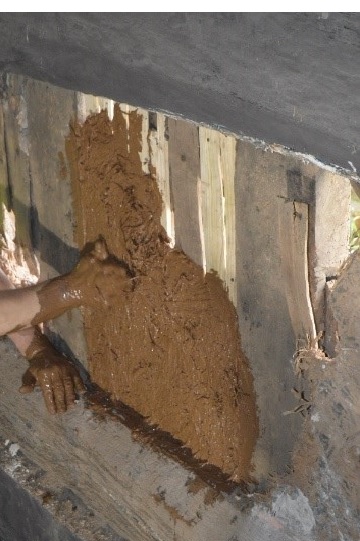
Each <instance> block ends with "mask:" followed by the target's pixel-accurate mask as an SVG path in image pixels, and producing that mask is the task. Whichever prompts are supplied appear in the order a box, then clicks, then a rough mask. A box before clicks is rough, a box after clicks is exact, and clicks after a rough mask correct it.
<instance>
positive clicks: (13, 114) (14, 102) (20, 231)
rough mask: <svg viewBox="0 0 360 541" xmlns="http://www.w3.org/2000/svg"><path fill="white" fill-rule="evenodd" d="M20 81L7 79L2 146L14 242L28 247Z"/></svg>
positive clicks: (28, 197)
mask: <svg viewBox="0 0 360 541" xmlns="http://www.w3.org/2000/svg"><path fill="white" fill-rule="evenodd" d="M23 81H24V80H23V78H22V77H16V76H11V75H10V76H8V79H7V82H8V100H7V101H6V102H4V124H5V145H6V158H7V165H8V183H9V199H10V205H11V208H12V210H13V211H14V213H15V218H16V241H17V243H18V244H19V245H20V246H23V247H27V248H29V247H31V245H32V239H31V193H30V170H29V141H28V104H27V96H26V89H25V87H24V83H23Z"/></svg>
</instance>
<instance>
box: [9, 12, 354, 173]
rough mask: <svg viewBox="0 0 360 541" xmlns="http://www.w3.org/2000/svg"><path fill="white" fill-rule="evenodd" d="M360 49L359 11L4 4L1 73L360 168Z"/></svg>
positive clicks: (349, 167)
mask: <svg viewBox="0 0 360 541" xmlns="http://www.w3.org/2000/svg"><path fill="white" fill-rule="evenodd" d="M359 48H360V14H358V13H329V14H321V13H2V14H0V71H5V72H17V73H22V74H25V75H30V76H32V77H34V78H38V79H41V80H44V81H49V82H51V83H53V84H56V85H59V86H63V87H66V88H71V89H75V90H81V91H83V92H87V93H92V94H95V95H105V96H106V97H109V98H113V99H116V100H118V101H123V102H127V103H130V104H133V105H139V106H143V107H146V108H151V109H160V110H167V111H170V112H172V113H174V114H180V115H183V116H184V117H186V118H189V119H192V120H195V121H199V122H204V123H208V124H210V125H213V126H224V127H225V128H227V129H229V130H230V131H234V132H235V133H244V134H245V135H249V136H253V137H257V138H260V139H264V140H266V141H268V142H276V143H280V144H284V145H286V146H289V147H291V148H294V149H295V150H297V151H301V152H308V153H311V154H313V155H315V156H316V157H318V158H320V159H322V160H323V161H325V162H328V163H334V164H338V165H341V166H343V167H346V168H348V169H351V168H352V166H351V164H353V166H354V167H357V168H359V167H360V152H359V148H360V132H359V129H358V128H359V117H358V115H357V114H356V113H357V111H359V106H360V92H359V67H360V55H359ZM349 162H351V164H350V163H349Z"/></svg>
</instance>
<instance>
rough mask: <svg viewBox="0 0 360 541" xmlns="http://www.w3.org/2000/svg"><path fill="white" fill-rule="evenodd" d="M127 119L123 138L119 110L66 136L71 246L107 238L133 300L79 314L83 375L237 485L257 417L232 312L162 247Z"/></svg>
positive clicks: (153, 200)
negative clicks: (73, 218)
mask: <svg viewBox="0 0 360 541" xmlns="http://www.w3.org/2000/svg"><path fill="white" fill-rule="evenodd" d="M129 120H130V129H129V133H128V134H127V132H126V124H125V119H124V117H123V115H122V113H121V111H120V109H119V108H118V107H116V108H115V112H114V119H113V121H110V120H109V119H108V116H107V114H106V112H101V113H100V114H97V115H92V116H90V117H89V118H88V119H87V120H86V122H85V124H84V125H83V126H80V125H79V124H74V125H73V126H72V130H71V135H70V136H69V138H68V140H67V154H68V159H69V161H70V163H71V169H72V181H73V194H74V201H75V209H76V212H77V215H78V224H79V225H78V229H77V237H78V238H77V240H78V243H79V245H83V244H84V243H86V242H88V241H89V240H91V239H93V238H96V237H97V236H98V235H99V234H102V235H104V237H105V238H106V240H107V243H108V247H109V251H110V252H111V253H113V254H115V256H116V257H117V258H119V259H123V260H125V261H126V262H127V264H128V265H129V267H130V269H131V271H132V273H133V275H134V279H133V286H134V290H133V291H132V292H130V293H128V294H127V295H125V296H124V295H118V294H117V291H114V295H113V296H112V298H111V302H109V303H107V304H106V305H102V306H101V305H99V307H97V308H96V309H94V308H91V307H86V308H85V309H84V317H85V329H86V339H87V344H88V351H89V366H90V375H91V377H92V379H93V381H94V382H95V383H96V384H97V385H99V386H100V387H101V388H102V389H104V390H105V391H107V392H109V393H110V394H111V396H112V398H113V400H121V401H122V402H123V403H125V404H127V405H129V406H130V407H132V408H134V409H135V410H136V411H138V412H139V413H140V414H141V415H142V416H144V417H145V418H146V419H147V420H148V422H149V423H151V424H153V425H157V426H158V427H159V428H161V429H162V430H164V431H167V432H169V433H170V434H171V435H172V436H173V437H175V438H178V439H179V440H181V441H182V442H183V443H184V444H186V445H187V446H188V447H190V448H191V450H192V452H193V454H194V456H196V458H198V459H200V460H204V461H206V462H207V463H210V464H213V465H215V466H217V467H219V468H220V469H221V470H222V471H224V472H225V473H226V474H228V475H229V476H231V478H232V479H233V480H236V481H239V480H245V479H247V478H249V476H250V474H251V457H252V453H253V450H254V446H255V442H256V438H257V435H258V420H257V415H256V406H255V395H254V390H253V379H252V375H251V372H250V369H249V366H248V362H247V360H246V358H245V356H244V354H243V353H242V351H241V345H240V338H239V334H238V327H237V317H236V311H235V309H234V307H233V305H232V304H231V303H230V301H229V299H228V297H227V294H226V292H225V290H224V288H223V284H222V282H221V281H220V280H219V278H218V277H217V276H215V275H214V274H207V275H206V276H205V277H204V276H203V271H202V269H201V268H200V267H199V266H198V265H196V264H195V263H194V262H193V261H191V260H190V259H189V258H188V257H187V256H186V255H185V254H183V253H181V252H178V251H174V250H171V249H170V248H169V245H168V239H167V236H166V233H165V231H164V229H163V228H162V226H161V224H160V214H161V206H162V201H161V196H160V193H159V190H158V187H157V184H156V181H155V178H154V176H153V175H152V176H151V175H144V173H143V172H142V168H141V162H140V159H139V151H140V150H141V148H140V140H141V139H140V134H141V124H142V122H141V120H142V119H141V117H140V116H138V115H137V114H136V113H131V114H130V119H129ZM128 148H129V149H130V151H128ZM115 289H116V287H115Z"/></svg>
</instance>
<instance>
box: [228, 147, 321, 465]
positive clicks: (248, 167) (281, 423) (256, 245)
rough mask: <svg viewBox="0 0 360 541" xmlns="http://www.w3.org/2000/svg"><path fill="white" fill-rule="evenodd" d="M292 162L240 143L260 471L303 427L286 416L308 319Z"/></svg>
mask: <svg viewBox="0 0 360 541" xmlns="http://www.w3.org/2000/svg"><path fill="white" fill-rule="evenodd" d="M293 166H294V161H293V158H291V157H287V156H284V155H281V154H278V153H275V152H270V151H265V149H263V148H262V147H257V146H256V145H254V144H252V143H250V142H246V141H241V140H239V142H238V149H237V164H236V180H235V202H236V216H237V221H236V236H237V252H236V253H237V262H236V267H237V279H238V315H239V326H240V333H241V338H242V345H243V348H244V350H245V353H246V355H247V357H248V359H249V361H250V365H251V367H252V370H253V374H254V378H255V389H256V393H257V402H258V407H259V416H260V424H261V434H262V435H261V437H260V438H259V441H258V445H257V450H256V457H255V462H256V464H257V468H258V472H259V474H261V472H263V473H266V472H269V471H285V469H286V465H287V464H288V463H289V460H290V453H291V450H292V446H293V444H294V441H295V438H296V436H297V433H298V431H299V429H300V426H301V418H300V417H301V416H300V415H298V416H296V415H289V416H284V415H283V413H284V412H285V411H287V410H291V409H292V408H293V406H294V399H293V396H292V393H291V389H292V388H293V387H294V386H295V379H294V373H293V369H292V364H291V359H292V357H293V355H294V353H295V351H296V345H297V339H298V338H299V337H301V338H306V337H305V336H302V334H305V329H306V331H307V330H308V329H307V327H308V325H307V323H306V322H308V321H309V318H310V320H311V316H310V314H309V313H308V310H309V306H308V297H307V294H306V292H304V291H302V292H301V298H299V297H298V295H299V294H298V293H297V289H298V288H299V289H300V290H301V288H303V287H304V286H305V282H306V278H305V276H304V275H305V268H306V250H305V247H306V244H307V227H306V225H305V220H304V221H301V220H300V219H299V217H297V219H296V221H294V217H293V212H294V207H293V203H292V202H291V200H290V198H289V186H288V171H289V170H291V169H292V168H293ZM289 227H290V229H289ZM284 241H285V242H286V244H285V245H284V244H283V243H284ZM297 265H299V268H297ZM298 273H299V275H301V283H300V284H297V282H296V280H297V274H298ZM294 287H295V289H294ZM298 302H299V303H300V304H298ZM298 314H299V316H298ZM300 314H301V315H302V316H301V317H300ZM304 314H305V316H304ZM291 316H292V317H293V319H292V317H291ZM303 317H305V322H304V321H303ZM303 327H304V328H303ZM302 328H303V330H302ZM285 435H286V436H285Z"/></svg>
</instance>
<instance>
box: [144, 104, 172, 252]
mask: <svg viewBox="0 0 360 541" xmlns="http://www.w3.org/2000/svg"><path fill="white" fill-rule="evenodd" d="M153 114H155V113H153ZM166 123H167V119H166V116H165V115H164V114H163V113H156V129H150V131H149V146H150V162H151V165H152V167H153V168H154V169H155V174H156V181H157V183H158V186H159V190H160V193H161V195H162V199H163V208H162V213H161V225H162V226H163V228H164V229H165V231H166V233H167V234H168V237H169V239H170V242H171V246H174V245H175V230H174V227H175V226H174V211H173V209H172V204H171V195H170V178H169V144H168V135H167V133H166V130H167V126H166Z"/></svg>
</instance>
